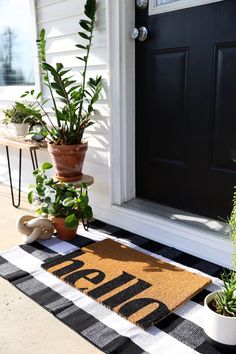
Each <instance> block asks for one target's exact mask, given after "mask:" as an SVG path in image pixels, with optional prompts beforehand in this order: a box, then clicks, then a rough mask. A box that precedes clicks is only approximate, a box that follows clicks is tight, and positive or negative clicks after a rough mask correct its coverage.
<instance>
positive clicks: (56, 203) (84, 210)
mask: <svg viewBox="0 0 236 354" xmlns="http://www.w3.org/2000/svg"><path fill="white" fill-rule="evenodd" d="M51 168H52V164H50V163H48V162H45V163H44V164H43V165H42V166H41V168H39V169H36V170H35V171H34V172H33V174H34V176H35V180H36V183H35V184H34V185H31V186H30V191H29V193H28V201H29V202H30V204H32V205H33V206H34V209H35V211H36V213H37V214H39V215H41V216H46V217H47V216H50V217H51V218H52V222H53V224H54V227H55V229H56V231H57V234H58V237H59V238H60V239H62V240H71V239H73V238H75V237H76V230H77V227H78V225H79V221H82V222H83V223H84V221H85V220H86V222H87V221H89V220H91V219H92V216H93V213H92V208H91V207H90V206H89V198H88V190H87V186H86V185H85V184H82V185H81V186H80V187H79V188H78V187H77V188H76V187H75V186H74V185H73V184H71V183H67V184H66V183H64V182H60V181H55V180H54V179H53V178H49V177H48V176H47V174H46V170H48V169H51Z"/></svg>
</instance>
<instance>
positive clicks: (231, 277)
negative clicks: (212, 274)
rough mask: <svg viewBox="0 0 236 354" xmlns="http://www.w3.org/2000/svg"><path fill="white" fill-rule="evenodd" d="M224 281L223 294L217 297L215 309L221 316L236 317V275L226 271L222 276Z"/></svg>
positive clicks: (218, 294) (220, 293)
mask: <svg viewBox="0 0 236 354" xmlns="http://www.w3.org/2000/svg"><path fill="white" fill-rule="evenodd" d="M221 279H222V280H223V284H224V285H223V288H222V290H221V292H219V293H217V294H216V296H215V299H214V300H215V309H216V312H217V313H218V314H220V315H224V316H230V317H235V316H236V273H235V272H234V271H230V272H229V273H228V274H227V272H226V271H224V273H222V274H221Z"/></svg>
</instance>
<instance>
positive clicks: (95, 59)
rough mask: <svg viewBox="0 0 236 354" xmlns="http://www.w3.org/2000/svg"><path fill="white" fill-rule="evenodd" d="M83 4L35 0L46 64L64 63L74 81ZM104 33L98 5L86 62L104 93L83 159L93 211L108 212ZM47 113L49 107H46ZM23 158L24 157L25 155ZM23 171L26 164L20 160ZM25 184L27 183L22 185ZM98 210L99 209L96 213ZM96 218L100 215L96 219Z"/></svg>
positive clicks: (1, 162)
mask: <svg viewBox="0 0 236 354" xmlns="http://www.w3.org/2000/svg"><path fill="white" fill-rule="evenodd" d="M84 4H85V0H79V1H78V0H36V14H37V29H38V32H39V31H40V30H41V29H42V28H44V29H45V31H46V40H47V61H48V62H49V63H50V64H52V65H55V64H56V63H58V62H61V63H63V65H64V66H65V67H66V68H67V67H68V68H72V70H73V74H75V75H76V78H78V79H79V78H80V76H79V74H78V73H79V72H80V71H81V70H82V68H83V67H81V62H80V61H79V60H78V59H76V56H78V55H80V54H81V52H80V49H78V48H76V47H75V45H76V44H77V43H82V42H83V40H82V39H81V37H79V36H78V34H77V33H78V31H80V30H81V27H80V26H79V20H80V19H81V18H84V14H83V11H84ZM107 57H108V55H107V33H106V1H105V0H98V1H97V21H96V29H95V31H94V39H93V46H92V49H91V55H90V58H89V66H88V74H89V76H91V77H95V76H96V75H102V77H103V80H104V90H103V93H102V96H101V99H100V100H99V101H98V103H97V104H96V112H95V115H94V117H93V120H94V121H95V124H94V125H92V126H91V127H89V128H88V130H87V132H86V134H85V139H86V140H87V141H88V143H89V149H88V152H87V155H86V162H85V165H84V170H83V172H84V173H86V174H90V175H93V176H94V179H95V183H94V185H93V186H92V187H91V190H90V197H91V202H92V205H93V206H96V210H99V208H100V207H102V208H107V207H108V205H109V159H110V158H109V150H110V148H109V134H108V133H109V126H110V117H109V107H108V101H107V94H108V93H107V78H108V59H107ZM43 95H44V97H45V98H47V97H49V95H48V92H47V90H45V88H43ZM14 99H15V98H14ZM11 103H12V102H11V98H10V97H8V99H7V100H1V97H0V109H3V108H5V107H6V106H8V105H10V104H11ZM48 108H49V111H50V104H49V105H48ZM24 155H26V154H24ZM16 157H17V155H16V151H15V153H14V151H12V166H15V168H16V170H15V169H13V170H14V177H15V178H14V180H15V181H16V179H17V166H18V165H17V158H16ZM45 158H46V159H48V160H49V155H47V153H46V152H42V153H39V162H43V161H42V159H43V160H44V161H45ZM23 159H24V160H23V168H24V166H25V164H26V162H25V157H23ZM27 164H28V167H29V168H27V169H28V171H29V170H30V169H31V166H30V160H29V159H27ZM0 168H1V172H0V182H4V183H6V172H7V171H6V159H5V150H4V149H3V147H0ZM25 182H26V183H25ZM30 182H31V180H30V177H29V173H28V174H27V173H25V176H24V172H23V182H22V183H23V185H27V184H28V183H30ZM97 208H98V209H97ZM97 216H98V217H99V215H97Z"/></svg>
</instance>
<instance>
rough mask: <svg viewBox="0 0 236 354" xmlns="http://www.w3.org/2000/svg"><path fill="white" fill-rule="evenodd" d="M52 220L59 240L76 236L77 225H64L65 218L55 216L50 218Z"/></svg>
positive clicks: (67, 239)
mask: <svg viewBox="0 0 236 354" xmlns="http://www.w3.org/2000/svg"><path fill="white" fill-rule="evenodd" d="M52 222H53V225H54V227H55V229H56V231H57V234H58V238H59V239H60V240H63V241H69V240H73V239H74V238H76V231H77V227H76V228H75V229H69V228H68V227H66V225H65V218H57V217H55V218H53V219H52Z"/></svg>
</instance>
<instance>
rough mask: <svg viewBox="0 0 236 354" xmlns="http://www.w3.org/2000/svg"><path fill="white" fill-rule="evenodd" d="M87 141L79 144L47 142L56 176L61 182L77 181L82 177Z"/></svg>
mask: <svg viewBox="0 0 236 354" xmlns="http://www.w3.org/2000/svg"><path fill="white" fill-rule="evenodd" d="M87 149H88V143H84V144H79V145H55V144H48V151H49V153H50V155H51V158H52V161H53V164H54V167H55V170H56V177H57V179H58V180H59V181H62V182H73V181H78V180H80V179H81V178H82V176H83V173H82V168H83V164H84V159H85V154H86V151H87Z"/></svg>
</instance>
